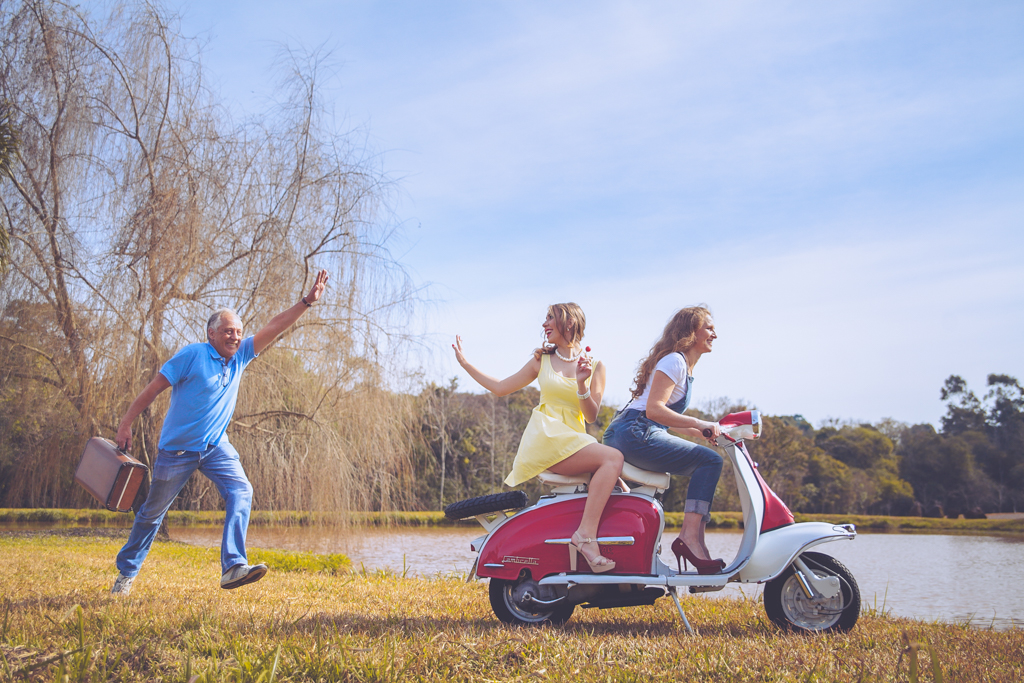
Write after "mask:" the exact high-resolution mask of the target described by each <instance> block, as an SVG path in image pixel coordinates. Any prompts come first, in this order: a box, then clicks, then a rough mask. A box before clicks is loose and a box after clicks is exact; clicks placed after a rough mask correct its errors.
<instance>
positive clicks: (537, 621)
mask: <svg viewBox="0 0 1024 683" xmlns="http://www.w3.org/2000/svg"><path fill="white" fill-rule="evenodd" d="M539 588H540V587H539V586H538V585H537V583H536V582H535V581H533V580H531V579H521V580H519V581H507V580H505V579H491V580H490V585H489V586H488V592H489V594H490V598H491V609H492V610H494V616H496V617H498V619H500V620H501V621H502V622H504V623H506V624H512V625H515V626H540V625H542V624H564V623H565V622H567V621H569V617H571V616H572V612H573V609H575V605H571V604H569V605H567V604H564V603H560V604H558V605H552V606H550V607H549V606H539V605H535V604H532V603H530V602H529V601H528V600H525V599H524V597H525V596H526V595H527V594H532V595H537V594H538V593H539Z"/></svg>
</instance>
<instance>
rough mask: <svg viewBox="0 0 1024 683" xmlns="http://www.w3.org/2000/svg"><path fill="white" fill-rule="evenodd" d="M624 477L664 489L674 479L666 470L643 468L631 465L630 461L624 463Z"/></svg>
mask: <svg viewBox="0 0 1024 683" xmlns="http://www.w3.org/2000/svg"><path fill="white" fill-rule="evenodd" d="M622 478H623V479H625V480H626V481H631V482H633V483H635V484H641V485H643V486H651V487H653V488H656V489H660V490H662V491H664V490H665V489H667V488H668V485H669V482H671V480H672V477H671V476H669V475H668V474H666V473H665V472H650V471H648V470H642V469H640V468H639V467H634V466H633V465H630V464H629V463H628V462H624V463H622Z"/></svg>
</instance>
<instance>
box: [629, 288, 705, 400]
mask: <svg viewBox="0 0 1024 683" xmlns="http://www.w3.org/2000/svg"><path fill="white" fill-rule="evenodd" d="M710 317H711V311H709V310H708V307H707V306H706V305H705V304H701V305H700V306H689V307H687V308H682V309H680V310H678V311H676V313H675V315H673V316H672V318H671V319H670V320H669V321H668V324H667V325H665V331H664V332H662V333H661V339H659V340H658V341H657V342H655V344H654V346H652V347H651V352H650V353H649V354H648V355H647V358H645V359H644V361H643V362H642V363H640V369H638V370H637V371H636V378H635V379H634V380H633V391H632V394H633V398H639V397H640V395H641V394H643V393H644V389H646V388H647V382H648V381H650V379H651V373H652V372H654V366H655V365H657V364H658V361H659V360H661V359H662V358H664V357H665V356H667V355H668V354H670V353H685V352H686V351H687V350H689V349H690V347H691V346H693V345H694V343H695V342H696V341H697V332H698V331H699V330H700V328H702V327H704V323H706V322H707V320H708V318H710Z"/></svg>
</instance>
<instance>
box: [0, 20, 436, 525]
mask: <svg viewBox="0 0 1024 683" xmlns="http://www.w3.org/2000/svg"><path fill="white" fill-rule="evenodd" d="M0 25H2V35H0V101H2V102H4V103H5V105H6V107H7V114H8V116H9V124H10V126H11V127H12V128H13V129H14V130H17V131H18V147H17V150H16V151H15V153H14V154H13V155H12V156H11V158H10V164H9V167H8V174H7V175H8V180H7V182H4V183H3V185H2V187H0V211H2V212H3V217H4V222H5V225H6V227H7V230H8V232H9V240H10V264H9V268H8V269H7V271H6V273H5V274H4V275H3V291H2V293H0V505H6V506H69V505H82V504H86V503H87V502H88V501H87V498H86V497H85V496H84V495H83V494H82V492H81V491H79V490H78V489H77V487H75V486H74V485H73V483H72V477H73V471H74V467H75V465H76V463H77V458H78V455H79V453H80V451H81V448H82V445H83V444H84V442H85V440H86V439H88V438H89V437H91V436H94V435H105V436H108V437H109V436H112V434H113V433H114V431H115V429H116V425H117V423H118V421H119V419H120V415H121V414H122V413H123V412H124V410H125V408H126V407H127V405H128V403H130V401H131V400H132V398H133V397H134V396H135V395H136V394H137V393H138V391H139V390H140V389H141V388H142V387H143V386H145V384H146V383H148V382H149V381H150V380H151V379H152V377H153V375H154V374H155V373H156V372H157V371H158V369H159V368H160V366H161V364H162V363H163V362H164V361H166V360H167V359H168V358H169V357H170V356H171V355H173V353H174V352H175V351H176V350H177V349H179V348H180V347H182V346H184V345H185V344H188V343H191V342H195V341H203V340H205V329H204V326H205V320H206V318H207V317H208V315H209V314H210V312H211V311H212V310H214V309H216V308H218V307H221V306H230V307H232V308H235V309H236V310H237V311H238V312H239V314H240V316H241V318H242V321H243V323H244V324H245V326H246V328H247V329H248V330H249V332H250V333H252V332H254V331H255V330H256V329H258V328H259V327H260V326H261V325H263V324H264V323H265V322H267V321H268V320H269V319H270V318H271V317H272V316H273V315H275V314H276V313H278V312H280V311H281V310H282V309H284V308H286V307H288V306H291V305H292V304H294V302H295V301H297V300H298V298H299V297H300V296H301V295H302V293H303V292H304V291H305V288H308V286H309V284H310V281H311V278H312V277H313V275H314V274H315V272H316V270H317V269H319V268H325V269H327V270H328V271H329V273H330V274H331V284H330V285H329V289H328V292H327V293H326V295H325V296H324V298H323V303H322V305H318V306H317V307H316V308H315V309H314V310H313V311H312V312H311V314H308V315H306V316H305V317H304V318H303V319H302V321H300V324H299V325H297V326H296V327H294V328H293V329H292V330H290V331H289V332H288V333H287V334H286V336H284V337H283V338H282V339H280V340H279V341H278V342H277V343H276V344H275V345H274V346H272V347H271V348H270V349H268V350H267V351H265V352H264V353H263V354H262V355H261V357H260V358H259V359H258V360H257V361H256V362H255V363H254V364H252V365H251V366H250V369H249V370H248V371H247V373H246V376H245V378H244V379H243V383H242V387H241V391H240V395H239V402H238V406H237V409H236V412H235V419H234V420H233V422H232V423H231V426H230V427H229V434H230V438H231V440H232V442H233V443H234V444H235V445H236V446H237V447H238V450H239V451H240V452H241V454H242V458H243V464H244V465H245V468H246V470H247V471H248V473H249V475H250V478H251V479H252V482H253V485H254V488H255V490H256V505H257V506H259V507H263V508H277V509H312V510H342V509H376V508H391V507H396V506H400V505H401V504H402V503H403V500H402V494H401V492H402V490H403V489H404V487H403V486H402V485H401V480H402V477H403V476H406V474H407V472H408V460H407V456H406V454H407V453H408V452H409V448H408V444H407V441H408V438H409V437H408V434H409V433H410V430H409V424H408V423H409V419H410V416H409V407H408V405H406V403H405V402H404V401H403V399H401V397H397V396H395V395H393V394H391V393H390V392H388V391H387V389H386V387H387V382H388V378H389V373H391V371H392V370H393V368H391V367H389V366H388V365H387V363H386V362H385V361H384V360H383V359H386V358H392V357H394V356H395V352H396V351H400V350H401V349H402V348H403V345H404V344H405V342H406V341H407V340H406V338H405V336H404V331H403V326H402V325H403V321H404V320H406V319H408V316H409V313H410V308H411V307H412V306H413V305H414V303H415V298H416V292H415V289H414V287H413V286H412V284H411V282H410V280H409V278H408V277H407V275H406V273H405V272H404V270H403V269H402V268H401V265H400V264H398V263H397V262H396V261H395V260H394V259H393V258H392V257H391V255H390V251H389V245H390V244H391V243H392V242H393V240H394V239H395V236H394V234H393V231H392V228H391V225H390V223H389V222H388V221H387V216H386V212H385V208H386V201H387V198H388V192H389V189H390V186H389V183H388V180H387V177H386V176H385V175H384V174H383V172H382V171H381V170H380V169H379V167H378V166H377V165H375V163H374V161H373V157H372V156H371V155H369V154H368V153H367V152H366V151H365V150H364V148H362V147H361V146H360V145H359V144H358V141H357V140H355V139H354V138H353V137H352V136H349V135H346V134H343V133H341V132H339V131H338V130H337V127H336V125H335V123H334V121H333V118H332V117H331V116H330V111H329V107H327V106H326V105H325V103H324V101H323V100H322V99H321V97H320V79H321V75H322V71H323V60H322V59H321V57H320V56H319V55H316V54H313V55H305V54H296V53H290V52H286V53H284V55H283V58H282V60H281V61H280V64H279V67H280V68H279V73H280V81H279V87H278V89H277V93H278V97H277V99H278V102H279V103H278V104H276V105H274V106H272V107H270V108H269V109H268V111H267V112H265V113H263V114H261V115H258V116H254V117H252V118H249V119H246V120H245V121H244V122H237V121H234V120H233V119H232V118H231V116H230V115H229V113H228V112H227V110H226V108H225V107H223V106H221V105H220V104H219V103H218V101H217V98H216V96H215V94H213V93H212V92H211V91H210V90H209V89H208V88H207V87H206V85H205V83H204V80H203V72H202V67H201V60H200V56H201V55H200V54H199V53H198V51H197V48H196V46H195V44H194V43H193V42H191V41H189V40H186V39H184V38H183V37H182V36H181V34H180V32H179V30H178V27H177V24H176V22H175V20H174V18H173V17H171V16H170V15H169V14H168V13H167V12H165V11H164V10H163V9H162V8H160V7H159V6H157V5H154V4H152V3H142V2H137V3H128V4H108V5H104V6H102V11H101V10H99V9H98V10H96V12H95V13H94V14H91V15H87V14H85V13H84V12H83V10H81V9H80V8H78V7H77V6H75V5H72V4H69V3H64V2H59V1H57V0H34V1H33V0H22V1H20V2H2V3H0ZM166 401H167V396H166V395H165V396H163V397H161V399H160V400H158V401H157V402H156V403H155V404H154V405H153V406H152V407H151V408H150V409H149V410H148V411H146V413H144V414H143V415H142V416H141V419H140V420H138V421H136V424H135V427H136V433H135V435H134V438H133V443H134V444H135V445H134V449H135V452H134V455H136V456H137V457H139V458H140V459H142V460H143V461H144V462H147V463H149V464H151V463H152V460H153V458H154V456H155V454H156V444H157V441H158V437H159V430H160V424H161V420H162V417H163V414H164V411H165V409H166ZM218 501H219V498H218V496H217V494H216V491H211V490H209V489H208V488H207V487H205V485H204V482H203V481H202V480H201V479H198V478H197V479H196V480H195V481H193V482H192V484H191V485H190V487H189V488H188V489H187V490H186V492H185V495H184V496H183V497H182V500H181V504H182V505H184V506H189V507H195V508H211V507H215V506H216V505H217V504H218Z"/></svg>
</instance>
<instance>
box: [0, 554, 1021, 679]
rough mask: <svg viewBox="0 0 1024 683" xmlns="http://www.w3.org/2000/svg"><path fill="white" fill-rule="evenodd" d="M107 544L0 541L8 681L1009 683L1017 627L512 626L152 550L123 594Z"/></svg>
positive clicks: (726, 620) (704, 602)
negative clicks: (238, 574)
mask: <svg viewBox="0 0 1024 683" xmlns="http://www.w3.org/2000/svg"><path fill="white" fill-rule="evenodd" d="M117 545H118V544H117V542H116V541H111V540H108V539H98V538H89V537H85V538H54V537H36V538H24V537H21V538H11V537H5V538H0V554H2V556H3V558H4V571H3V572H0V595H2V596H3V597H2V598H0V655H2V661H0V672H2V673H0V678H3V679H5V680H18V681H22V680H24V681H51V680H80V681H105V680H121V681H150V680H158V679H162V680H170V681H193V682H199V681H228V680H232V681H257V680H261V681H307V680H308V681H319V680H324V681H409V680H447V681H483V680H501V681H506V680H507V681H526V680H531V681H532V680H539V679H546V680H547V679H550V680H573V681H597V680H601V681H606V680H616V681H619V680H642V679H652V680H699V681H745V680H749V681H889V680H898V681H907V680H921V681H932V680H944V681H1019V680H1022V679H1024V631H1022V630H1020V629H1015V630H1010V631H1003V632H996V631H988V630H982V629H975V628H969V627H966V626H961V625H952V624H925V623H920V622H914V621H911V620H906V619H897V618H892V617H888V616H886V615H885V614H881V613H879V612H878V611H876V610H871V609H869V610H868V611H867V612H866V613H865V614H864V615H863V616H862V618H861V620H860V621H859V623H858V625H857V627H856V628H855V629H854V630H853V631H852V632H851V633H849V634H845V635H825V636H815V637H808V636H799V635H791V634H787V633H784V632H782V631H779V630H778V629H776V628H775V627H774V626H773V625H772V624H771V623H770V622H768V621H767V619H765V618H764V614H763V610H762V608H761V605H760V604H758V603H757V602H756V601H753V600H715V599H707V598H703V597H686V598H684V604H685V607H686V609H687V613H688V615H689V618H690V621H691V623H692V624H693V625H694V626H695V627H696V628H697V629H698V631H699V635H698V637H696V638H691V637H689V636H687V635H686V633H685V630H684V629H683V628H682V625H681V624H680V622H679V618H678V615H676V614H675V610H674V607H673V606H672V604H671V602H670V601H669V600H667V599H666V600H661V601H659V602H658V604H655V605H654V606H652V607H643V608H633V609H628V610H607V611H601V610H577V612H576V614H575V615H574V616H573V618H572V620H571V621H570V622H569V623H568V624H566V625H565V626H562V627H556V628H549V627H545V628H512V627H507V626H504V625H502V624H500V623H499V622H498V621H497V620H496V619H495V618H494V616H493V615H492V614H491V611H490V607H489V604H488V601H487V588H486V584H485V583H483V582H472V583H466V582H465V580H464V577H461V576H450V577H438V578H434V579H421V578H409V577H403V576H400V575H396V574H393V573H389V572H374V573H365V572H363V573H352V572H348V571H344V568H341V569H342V570H341V571H336V570H328V571H315V570H314V568H312V567H308V566H302V563H297V564H296V565H295V566H293V567H292V568H291V569H292V570H291V571H285V570H281V569H278V570H275V571H272V572H271V574H270V575H268V576H267V578H265V579H264V580H263V581H261V582H260V583H257V584H253V585H252V586H246V587H244V588H242V589H238V590H235V591H224V590H221V589H220V588H219V587H218V584H217V577H218V576H219V567H218V556H217V551H216V549H204V548H194V547H190V546H184V545H179V544H175V543H157V544H156V545H155V546H154V549H153V551H152V553H151V555H150V557H149V559H148V560H147V562H146V568H145V570H144V571H143V573H142V574H140V576H139V578H138V579H137V580H136V583H135V586H134V588H133V590H132V594H131V595H130V596H129V597H128V598H126V599H115V598H113V597H112V596H110V595H109V593H108V591H109V589H110V583H111V581H112V580H113V577H114V574H115V573H116V570H115V569H114V566H113V560H112V558H113V557H114V554H115V553H116V551H117Z"/></svg>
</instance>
